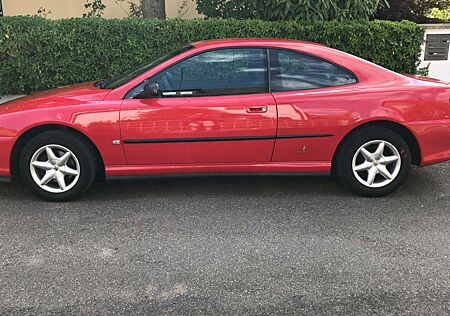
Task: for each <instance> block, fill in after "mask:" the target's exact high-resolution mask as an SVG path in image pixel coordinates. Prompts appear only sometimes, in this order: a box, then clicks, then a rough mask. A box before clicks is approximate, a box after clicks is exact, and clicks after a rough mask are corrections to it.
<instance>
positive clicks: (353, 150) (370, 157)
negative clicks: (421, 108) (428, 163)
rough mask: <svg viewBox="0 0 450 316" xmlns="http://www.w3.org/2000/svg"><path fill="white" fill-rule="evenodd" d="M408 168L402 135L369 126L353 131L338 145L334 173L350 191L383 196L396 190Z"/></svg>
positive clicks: (408, 157)
mask: <svg viewBox="0 0 450 316" xmlns="http://www.w3.org/2000/svg"><path fill="white" fill-rule="evenodd" d="M410 168H411V153H410V149H409V147H408V145H407V143H406V142H405V141H404V139H403V138H402V137H401V136H400V135H398V134H397V133H395V132H393V131H392V130H390V129H387V128H384V127H373V128H369V129H364V130H361V131H357V132H355V133H354V134H353V135H351V136H350V137H349V138H348V139H347V140H346V141H345V142H344V143H343V144H342V146H341V148H340V151H339V153H338V157H337V174H338V176H339V178H340V180H341V181H342V182H343V183H344V185H346V186H347V187H348V188H349V189H350V190H351V191H353V192H355V193H357V194H359V195H363V196H370V197H376V196H383V195H387V194H389V193H392V192H394V191H395V190H397V189H398V188H399V187H400V186H401V184H402V183H403V182H404V181H405V179H406V177H407V176H408V173H409V170H410Z"/></svg>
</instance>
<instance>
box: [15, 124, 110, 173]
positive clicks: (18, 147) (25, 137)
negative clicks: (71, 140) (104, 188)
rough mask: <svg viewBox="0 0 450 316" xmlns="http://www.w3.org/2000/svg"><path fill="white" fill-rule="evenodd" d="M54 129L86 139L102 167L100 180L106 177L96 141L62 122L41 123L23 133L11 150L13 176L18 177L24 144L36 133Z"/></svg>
mask: <svg viewBox="0 0 450 316" xmlns="http://www.w3.org/2000/svg"><path fill="white" fill-rule="evenodd" d="M52 130H62V131H66V132H69V133H72V134H74V135H77V136H78V137H81V138H82V139H84V140H85V141H86V142H87V143H88V144H89V145H90V146H91V149H92V150H93V152H94V154H95V156H96V158H97V161H98V162H99V165H100V168H98V169H99V170H98V175H97V178H98V180H103V179H104V178H105V163H104V162H103V158H102V156H101V154H100V151H99V150H98V148H97V146H96V145H95V144H94V142H93V141H92V140H91V139H90V138H89V137H88V136H86V135H85V134H84V133H82V132H80V131H79V130H77V129H75V128H73V127H70V126H67V125H61V124H46V125H39V126H35V127H32V128H30V129H29V130H27V131H25V132H24V133H22V134H21V135H20V136H19V137H18V139H17V141H16V142H15V144H14V146H13V148H12V150H11V156H10V170H11V176H12V177H13V178H16V177H18V175H19V158H20V154H21V152H22V149H23V146H24V145H25V144H26V143H27V142H28V141H30V140H31V139H32V138H33V137H35V136H36V135H39V134H41V133H44V132H48V131H52Z"/></svg>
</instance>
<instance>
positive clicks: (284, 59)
mask: <svg viewBox="0 0 450 316" xmlns="http://www.w3.org/2000/svg"><path fill="white" fill-rule="evenodd" d="M270 75H271V87H272V91H273V92H280V91H294V90H307V89H316V88H324V87H335V86H341V85H346V84H352V83H356V82H357V79H356V78H355V76H354V75H353V74H352V73H350V72H348V71H347V70H345V69H343V68H341V67H339V66H336V65H333V64H331V63H328V62H326V61H324V60H322V59H319V58H315V57H312V56H309V55H304V54H301V53H296V52H292V51H287V50H278V49H273V50H270Z"/></svg>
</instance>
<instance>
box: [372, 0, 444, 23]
mask: <svg viewBox="0 0 450 316" xmlns="http://www.w3.org/2000/svg"><path fill="white" fill-rule="evenodd" d="M389 4H390V8H380V9H379V10H378V12H377V14H376V15H375V18H376V19H380V20H392V21H401V20H410V21H414V22H417V23H426V22H433V19H430V18H428V17H427V15H428V14H429V13H430V11H431V9H433V8H438V9H448V8H450V1H449V0H389Z"/></svg>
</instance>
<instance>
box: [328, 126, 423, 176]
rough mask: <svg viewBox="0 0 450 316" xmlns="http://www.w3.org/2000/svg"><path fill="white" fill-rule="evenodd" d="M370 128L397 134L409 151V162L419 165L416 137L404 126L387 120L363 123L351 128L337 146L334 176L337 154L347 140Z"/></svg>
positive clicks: (332, 170)
mask: <svg viewBox="0 0 450 316" xmlns="http://www.w3.org/2000/svg"><path fill="white" fill-rule="evenodd" d="M371 127H385V128H388V129H390V130H392V131H394V132H396V133H397V134H399V135H400V136H401V137H402V138H403V139H404V140H405V141H406V143H407V144H408V147H409V149H410V150H411V161H412V163H413V164H414V165H419V164H420V160H421V152H420V146H419V143H418V142H417V139H416V137H415V136H414V134H413V133H412V132H411V131H410V130H409V129H408V128H407V127H405V126H404V125H402V124H400V123H397V122H393V121H387V120H378V121H370V122H366V123H363V124H361V125H359V126H357V127H355V128H353V129H352V130H351V131H350V132H348V133H347V134H346V135H345V136H344V138H343V139H342V140H341V141H340V143H339V145H338V146H337V148H336V150H335V152H334V155H333V160H332V164H331V166H332V168H331V172H332V173H333V174H334V173H335V170H334V167H335V166H336V160H337V157H338V156H339V152H340V151H341V150H342V147H343V144H344V143H345V142H346V140H347V139H348V138H350V137H351V136H352V135H353V134H354V133H355V132H357V131H360V130H363V129H367V128H371Z"/></svg>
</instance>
